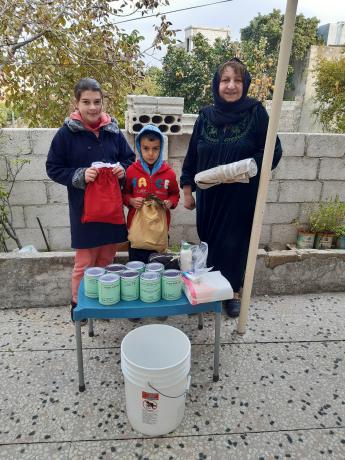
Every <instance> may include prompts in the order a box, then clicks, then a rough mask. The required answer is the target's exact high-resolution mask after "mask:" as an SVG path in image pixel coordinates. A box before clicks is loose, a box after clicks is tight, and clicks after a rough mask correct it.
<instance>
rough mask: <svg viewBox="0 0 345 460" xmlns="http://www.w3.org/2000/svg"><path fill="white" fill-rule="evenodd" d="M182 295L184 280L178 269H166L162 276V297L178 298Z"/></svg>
mask: <svg viewBox="0 0 345 460" xmlns="http://www.w3.org/2000/svg"><path fill="white" fill-rule="evenodd" d="M181 295H182V280H181V275H180V272H179V271H178V270H165V272H164V273H163V277H162V298H163V299H164V300H178V299H179V298H180V297H181Z"/></svg>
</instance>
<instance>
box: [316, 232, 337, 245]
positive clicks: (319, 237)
mask: <svg viewBox="0 0 345 460" xmlns="http://www.w3.org/2000/svg"><path fill="white" fill-rule="evenodd" d="M333 237H334V233H330V232H328V233H317V234H316V237H315V242H314V248H315V249H331V247H332V243H333Z"/></svg>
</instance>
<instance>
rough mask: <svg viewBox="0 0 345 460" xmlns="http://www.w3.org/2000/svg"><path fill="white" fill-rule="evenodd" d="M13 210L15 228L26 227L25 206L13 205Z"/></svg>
mask: <svg viewBox="0 0 345 460" xmlns="http://www.w3.org/2000/svg"><path fill="white" fill-rule="evenodd" d="M11 211H12V224H13V226H14V228H16V229H17V228H24V227H25V219H24V208H23V206H11Z"/></svg>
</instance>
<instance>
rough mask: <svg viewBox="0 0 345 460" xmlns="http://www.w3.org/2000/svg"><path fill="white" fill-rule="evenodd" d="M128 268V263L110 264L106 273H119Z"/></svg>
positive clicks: (106, 268)
mask: <svg viewBox="0 0 345 460" xmlns="http://www.w3.org/2000/svg"><path fill="white" fill-rule="evenodd" d="M125 270H127V268H126V265H123V264H110V265H107V266H106V267H105V271H106V273H117V274H120V273H121V272H123V271H125Z"/></svg>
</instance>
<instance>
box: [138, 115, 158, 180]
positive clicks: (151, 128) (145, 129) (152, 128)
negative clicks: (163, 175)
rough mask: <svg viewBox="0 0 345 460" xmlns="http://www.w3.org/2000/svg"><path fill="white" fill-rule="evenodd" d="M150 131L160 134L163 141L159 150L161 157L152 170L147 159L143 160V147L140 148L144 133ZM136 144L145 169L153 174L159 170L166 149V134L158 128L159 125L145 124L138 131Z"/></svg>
mask: <svg viewBox="0 0 345 460" xmlns="http://www.w3.org/2000/svg"><path fill="white" fill-rule="evenodd" d="M150 132H153V133H155V134H156V135H158V137H159V139H160V142H161V145H160V150H159V157H158V158H157V161H156V163H155V164H154V165H153V168H152V170H150V168H149V167H148V165H147V164H146V163H145V161H144V160H143V157H142V154H141V148H140V139H141V137H142V135H143V134H147V133H150ZM135 145H136V147H137V150H138V152H139V160H140V163H141V166H142V167H143V169H144V170H145V171H146V172H147V173H148V174H150V175H151V176H152V174H154V173H155V172H157V171H158V170H159V168H160V167H161V166H162V163H163V150H164V136H163V134H162V133H161V132H160V130H159V129H158V128H157V126H155V125H151V124H149V125H145V126H144V127H143V128H142V129H141V130H140V131H139V133H138V135H137V138H136V141H135Z"/></svg>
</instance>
